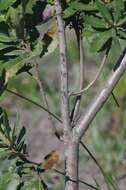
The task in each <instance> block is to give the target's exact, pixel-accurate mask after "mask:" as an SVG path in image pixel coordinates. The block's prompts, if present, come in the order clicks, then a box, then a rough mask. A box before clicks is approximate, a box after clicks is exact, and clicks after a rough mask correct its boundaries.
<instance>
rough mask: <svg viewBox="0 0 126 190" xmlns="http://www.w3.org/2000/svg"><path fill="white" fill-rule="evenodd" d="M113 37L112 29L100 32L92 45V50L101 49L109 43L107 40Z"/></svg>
mask: <svg viewBox="0 0 126 190" xmlns="http://www.w3.org/2000/svg"><path fill="white" fill-rule="evenodd" d="M111 37H112V33H111V30H108V31H105V32H100V33H97V34H96V35H95V37H94V38H93V40H92V42H91V44H90V46H91V51H92V52H97V51H100V50H101V48H102V47H103V46H104V45H105V43H107V41H108V40H109V39H110V38H111Z"/></svg>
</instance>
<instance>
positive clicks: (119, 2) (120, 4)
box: [114, 0, 124, 23]
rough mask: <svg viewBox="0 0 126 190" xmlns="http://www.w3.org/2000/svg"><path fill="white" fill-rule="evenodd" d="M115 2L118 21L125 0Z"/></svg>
mask: <svg viewBox="0 0 126 190" xmlns="http://www.w3.org/2000/svg"><path fill="white" fill-rule="evenodd" d="M114 3H115V5H114V9H115V10H114V21H115V22H116V23H117V22H118V21H119V19H120V18H121V15H122V12H123V10H124V2H123V0H115V1H114Z"/></svg>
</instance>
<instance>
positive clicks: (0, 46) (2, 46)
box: [0, 43, 10, 50]
mask: <svg viewBox="0 0 126 190" xmlns="http://www.w3.org/2000/svg"><path fill="white" fill-rule="evenodd" d="M8 47H10V45H8V44H3V43H0V50H3V49H6V48H8Z"/></svg>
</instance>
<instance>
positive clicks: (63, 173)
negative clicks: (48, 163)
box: [54, 169, 99, 190]
mask: <svg viewBox="0 0 126 190" xmlns="http://www.w3.org/2000/svg"><path fill="white" fill-rule="evenodd" d="M54 171H55V172H57V173H59V174H61V175H64V176H65V172H62V171H59V170H57V169H54ZM69 180H70V181H72V182H74V183H77V181H75V180H72V179H69ZM78 181H79V182H80V183H82V184H84V185H87V186H88V187H90V188H92V189H96V190H99V189H98V188H97V187H95V186H93V185H91V184H89V183H87V182H85V181H83V180H81V179H79V180H78Z"/></svg>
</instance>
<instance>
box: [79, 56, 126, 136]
mask: <svg viewBox="0 0 126 190" xmlns="http://www.w3.org/2000/svg"><path fill="white" fill-rule="evenodd" d="M125 70H126V55H125V56H124V58H123V59H122V61H121V63H120V66H119V67H118V68H117V69H116V70H115V71H114V72H113V71H112V72H111V74H110V77H109V78H108V80H107V81H106V83H105V85H104V87H103V88H102V90H101V91H100V92H99V93H98V94H97V95H96V97H95V98H94V100H93V101H92V103H91V104H90V105H89V107H88V108H87V110H86V112H85V114H84V115H83V116H82V117H81V119H80V122H79V124H78V125H77V126H76V132H77V133H78V138H80V139H81V137H82V136H83V135H84V134H85V132H86V131H87V129H88V128H89V125H90V124H91V122H92V120H93V119H94V118H95V116H96V114H97V113H98V112H99V111H100V109H101V108H102V107H103V105H104V103H105V102H106V101H107V99H108V98H109V96H110V94H111V92H112V90H113V89H114V87H115V86H116V84H117V83H118V81H119V80H120V78H121V76H122V75H123V73H124V72H125Z"/></svg>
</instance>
